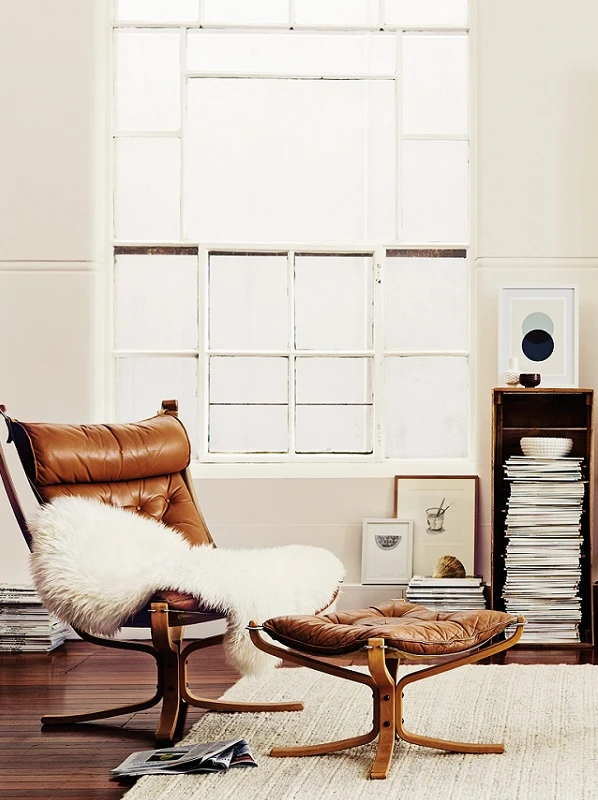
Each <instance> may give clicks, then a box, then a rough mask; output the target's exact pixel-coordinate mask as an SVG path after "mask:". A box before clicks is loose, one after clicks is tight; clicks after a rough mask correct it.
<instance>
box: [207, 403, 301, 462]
mask: <svg viewBox="0 0 598 800" xmlns="http://www.w3.org/2000/svg"><path fill="white" fill-rule="evenodd" d="M288 413H289V412H288V407H287V406H217V405H213V406H210V436H209V441H210V445H209V451H210V453H286V452H287V451H288V449H289V435H288V424H289V423H288Z"/></svg>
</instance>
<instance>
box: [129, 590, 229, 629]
mask: <svg viewBox="0 0 598 800" xmlns="http://www.w3.org/2000/svg"><path fill="white" fill-rule="evenodd" d="M151 603H167V604H168V607H169V609H170V612H171V613H169V614H168V624H169V625H171V626H177V625H195V624H197V623H198V622H209V621H210V620H215V619H226V614H224V613H223V612H222V611H218V610H216V609H214V608H211V607H210V606H207V605H205V604H204V603H202V601H201V598H197V597H193V596H192V595H190V594H182V593H181V592H175V591H173V590H171V589H161V590H160V591H158V592H156V593H155V594H154V596H153V597H152V598H151V600H150V601H149V602H148V603H147V605H146V606H145V607H144V608H142V609H140V610H139V611H138V612H137V613H136V614H134V615H133V616H132V617H129V619H128V620H127V621H126V622H125V623H124V624H123V627H124V628H149V627H151V616H152V612H151V611H150V605H151Z"/></svg>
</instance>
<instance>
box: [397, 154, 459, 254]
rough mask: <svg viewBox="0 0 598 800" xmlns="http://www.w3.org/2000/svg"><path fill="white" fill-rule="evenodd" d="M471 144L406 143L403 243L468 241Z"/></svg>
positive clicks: (404, 156) (404, 155)
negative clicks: (469, 158) (469, 155)
mask: <svg viewBox="0 0 598 800" xmlns="http://www.w3.org/2000/svg"><path fill="white" fill-rule="evenodd" d="M468 149H469V148H468V144H467V142H460V141H453V142H442V141H406V142H403V167H402V169H403V181H402V184H403V240H404V241H406V242H430V243H431V242H449V243H458V242H467V239H468V236H469V233H468V229H469V226H468V194H469V193H468V183H469V175H468V172H469V169H468V166H469V165H468Z"/></svg>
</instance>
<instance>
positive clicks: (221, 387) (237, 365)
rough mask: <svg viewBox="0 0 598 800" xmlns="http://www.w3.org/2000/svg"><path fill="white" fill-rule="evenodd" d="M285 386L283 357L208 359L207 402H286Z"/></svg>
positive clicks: (287, 383) (287, 364) (287, 377)
mask: <svg viewBox="0 0 598 800" xmlns="http://www.w3.org/2000/svg"><path fill="white" fill-rule="evenodd" d="M288 385H289V362H288V359H287V358H259V357H257V356H251V357H249V358H246V357H244V356H212V357H211V358H210V403H288V399H289V390H288Z"/></svg>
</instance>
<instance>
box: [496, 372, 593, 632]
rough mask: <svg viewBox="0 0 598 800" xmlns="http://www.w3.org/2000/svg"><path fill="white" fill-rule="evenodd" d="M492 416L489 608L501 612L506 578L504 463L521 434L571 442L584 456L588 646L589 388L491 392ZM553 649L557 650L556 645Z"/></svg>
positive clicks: (583, 591)
mask: <svg viewBox="0 0 598 800" xmlns="http://www.w3.org/2000/svg"><path fill="white" fill-rule="evenodd" d="M492 399H493V404H492V407H493V413H492V550H491V553H492V569H491V572H492V591H491V604H492V608H495V609H498V610H504V601H503V599H502V593H503V588H504V584H505V579H506V570H505V549H506V544H507V539H506V536H505V519H506V510H507V499H508V497H509V492H510V482H509V481H507V480H506V479H505V477H504V468H503V465H504V463H505V461H506V460H507V459H508V458H510V457H511V456H513V455H522V452H521V446H520V440H521V438H522V437H523V436H555V437H567V438H570V439H572V440H573V448H572V450H571V453H570V455H571V456H577V457H579V458H583V464H582V479H583V480H584V481H585V492H584V499H583V507H582V515H581V533H582V536H583V542H582V546H581V581H580V587H579V595H580V598H581V624H580V628H579V631H580V639H581V641H580V643H577V642H576V643H575V644H574V646H577V647H579V646H592V645H593V639H594V635H593V623H592V617H593V589H592V539H593V531H592V528H593V517H592V506H593V492H594V481H593V471H594V470H593V439H594V429H593V407H594V391H593V389H552V388H546V389H542V388H537V389H525V388H511V387H505V388H497V389H493V392H492ZM558 646H561V644H560V643H559V645H558Z"/></svg>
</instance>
